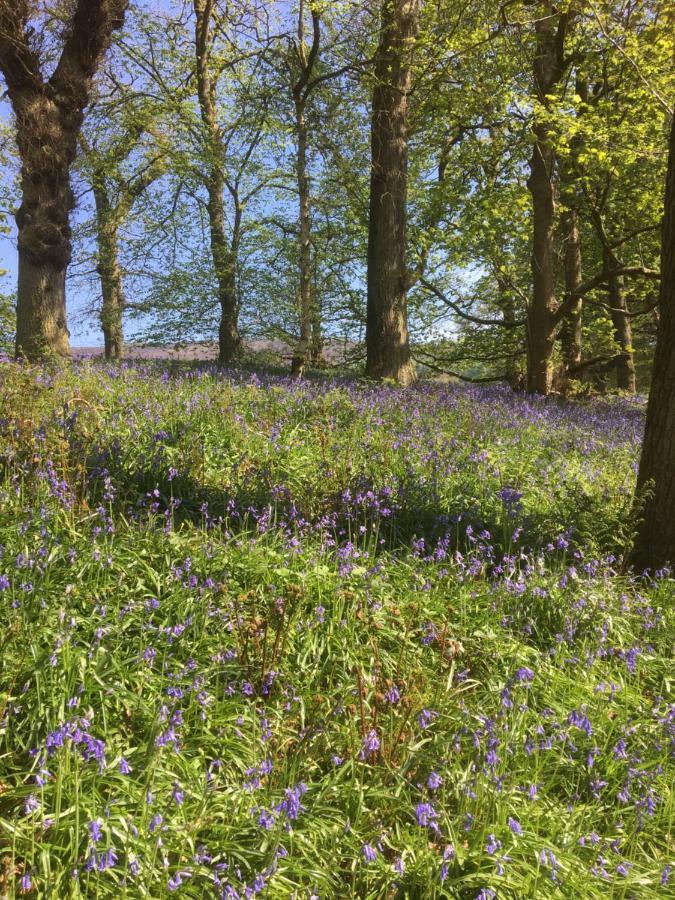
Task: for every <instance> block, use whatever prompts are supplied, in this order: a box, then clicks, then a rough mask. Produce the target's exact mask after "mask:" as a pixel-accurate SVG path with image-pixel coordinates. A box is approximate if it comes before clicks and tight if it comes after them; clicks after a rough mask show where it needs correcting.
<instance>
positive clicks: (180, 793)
mask: <svg viewBox="0 0 675 900" xmlns="http://www.w3.org/2000/svg"><path fill="white" fill-rule="evenodd" d="M171 796H172V797H173V801H174V803H177V804H178V806H180V805H181V803H182V802H183V800H184V799H185V791H184V790H183V789H182V788H181V786H180V784H179V783H178V782H177V781H174V783H173V791H172V792H171Z"/></svg>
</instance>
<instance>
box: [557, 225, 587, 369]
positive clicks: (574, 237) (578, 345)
mask: <svg viewBox="0 0 675 900" xmlns="http://www.w3.org/2000/svg"><path fill="white" fill-rule="evenodd" d="M563 233H564V235H565V293H566V294H572V293H574V291H576V290H577V289H578V288H579V287H580V285H581V282H582V266H581V235H580V233H579V222H578V217H577V213H576V210H573V209H570V210H568V212H567V213H566V214H565V219H564V222H563ZM582 306H583V301H582V299H581V297H579V298H578V299H577V300H576V301H575V302H574V303H573V304H572V305H571V307H570V308H569V310H568V311H566V313H565V315H564V317H563V320H562V326H561V329H560V343H561V347H562V355H563V363H564V366H565V370H566V372H570V371H571V370H572V374H571V375H570V377H572V378H574V377H575V375H574V373H573V370H574V369H575V367H576V366H579V365H580V364H581V350H582V338H581V312H582Z"/></svg>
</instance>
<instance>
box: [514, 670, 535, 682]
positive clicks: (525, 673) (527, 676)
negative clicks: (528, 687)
mask: <svg viewBox="0 0 675 900" xmlns="http://www.w3.org/2000/svg"><path fill="white" fill-rule="evenodd" d="M515 679H516V681H517V682H518V684H530V683H531V682H532V681H534V672H533V671H532V669H528V667H527V666H521V667H520V668H519V669H516V674H515Z"/></svg>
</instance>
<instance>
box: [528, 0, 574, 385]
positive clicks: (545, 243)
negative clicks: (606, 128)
mask: <svg viewBox="0 0 675 900" xmlns="http://www.w3.org/2000/svg"><path fill="white" fill-rule="evenodd" d="M537 10H538V16H537V19H536V22H535V32H536V54H535V58H534V64H533V75H534V86H535V97H536V100H537V101H538V102H539V103H541V104H542V105H543V106H544V107H547V106H548V102H549V101H548V99H547V98H548V96H549V95H550V93H551V91H552V90H553V89H554V88H555V86H556V85H557V84H558V82H559V81H560V80H561V78H562V76H563V73H564V71H565V68H566V65H567V63H566V61H565V57H564V40H565V34H566V30H567V27H568V25H569V13H560V12H557V10H556V9H555V7H554V5H553V3H552V2H550V0H545V2H541V3H538V4H537ZM556 22H557V24H556ZM533 132H534V138H535V140H534V145H533V147H532V156H531V158H530V175H529V178H528V181H527V185H528V188H529V189H530V193H531V195H532V302H531V303H530V306H529V309H528V312H527V362H528V366H527V387H528V390H529V391H530V392H531V393H537V394H548V393H549V392H550V390H551V387H552V384H553V369H552V356H553V348H554V345H555V337H556V329H557V318H556V312H557V309H558V303H557V300H556V293H555V287H556V270H555V252H554V246H553V237H554V225H555V182H554V166H555V152H554V149H553V144H552V140H551V134H550V130H549V126H548V124H547V123H546V122H545V121H535V124H534V127H533Z"/></svg>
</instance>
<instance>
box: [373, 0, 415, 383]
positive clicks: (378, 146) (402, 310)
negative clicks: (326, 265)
mask: <svg viewBox="0 0 675 900" xmlns="http://www.w3.org/2000/svg"><path fill="white" fill-rule="evenodd" d="M419 12H420V2H419V0H382V12H381V26H380V39H379V46H378V50H377V57H376V62H375V88H374V90H373V100H372V125H371V154H372V168H371V177H370V220H369V229H368V305H367V316H366V375H368V376H369V377H371V378H392V379H394V380H396V381H397V382H399V383H400V384H404V385H405V384H409V383H410V382H412V381H413V380H414V379H415V367H414V365H413V362H412V359H411V356H410V344H409V337H408V286H409V275H408V269H407V262H406V250H407V186H408V96H409V94H410V89H411V86H412V60H413V52H414V46H415V39H416V37H417V32H418V26H419Z"/></svg>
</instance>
